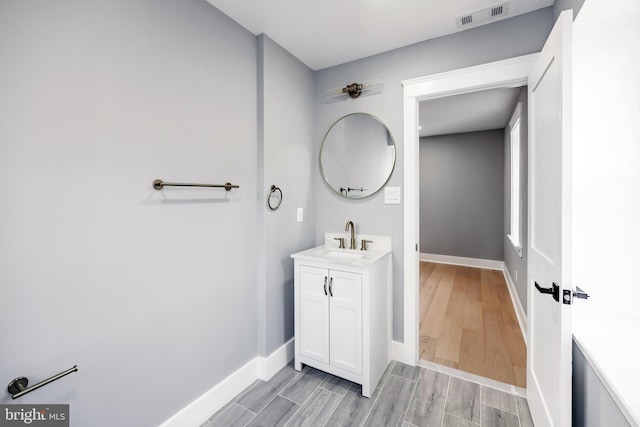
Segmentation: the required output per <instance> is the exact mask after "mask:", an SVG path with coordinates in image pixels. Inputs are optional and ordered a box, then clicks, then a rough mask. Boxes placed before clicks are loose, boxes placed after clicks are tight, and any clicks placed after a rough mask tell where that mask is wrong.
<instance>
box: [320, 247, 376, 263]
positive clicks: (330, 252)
mask: <svg viewBox="0 0 640 427" xmlns="http://www.w3.org/2000/svg"><path fill="white" fill-rule="evenodd" d="M318 256H321V257H327V258H336V259H344V258H346V259H354V260H355V259H364V256H365V254H364V253H362V252H355V251H354V250H347V249H323V250H320V251H318Z"/></svg>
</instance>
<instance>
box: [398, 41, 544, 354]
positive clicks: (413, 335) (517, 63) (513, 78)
mask: <svg viewBox="0 0 640 427" xmlns="http://www.w3.org/2000/svg"><path fill="white" fill-rule="evenodd" d="M537 58H538V53H533V54H529V55H524V56H518V57H515V58H510V59H505V60H502V61H496V62H490V63H487V64H482V65H477V66H474V67H469V68H461V69H458V70H453V71H448V72H444V73H439V74H432V75H428V76H424V77H418V78H414V79H410V80H404V81H402V86H403V105H404V128H403V130H404V244H403V249H404V266H403V268H404V305H403V307H404V342H403V343H402V344H400V343H396V342H394V346H393V347H392V358H393V359H395V360H398V361H401V362H403V363H406V364H408V365H411V366H415V365H416V363H417V362H418V358H419V343H420V341H419V332H420V331H419V325H418V320H419V319H418V315H419V301H420V298H419V290H420V284H419V273H418V271H419V255H420V252H419V247H420V246H419V242H420V221H419V206H420V194H419V190H420V185H419V173H420V168H419V143H420V137H419V135H418V123H419V122H418V117H419V110H418V109H419V103H420V102H421V101H425V100H429V99H437V98H444V97H447V96H452V95H460V94H464V93H471V92H478V91H481V90H489V89H497V88H514V87H520V86H526V85H527V81H528V79H529V74H530V72H531V69H532V68H533V65H534V64H535V61H536V59H537ZM412 254H413V255H412Z"/></svg>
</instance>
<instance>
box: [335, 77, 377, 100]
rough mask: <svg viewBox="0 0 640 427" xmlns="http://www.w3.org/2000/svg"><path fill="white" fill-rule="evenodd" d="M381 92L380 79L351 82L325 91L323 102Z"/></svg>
mask: <svg viewBox="0 0 640 427" xmlns="http://www.w3.org/2000/svg"><path fill="white" fill-rule="evenodd" d="M378 93H382V80H381V79H377V80H370V81H367V82H365V83H351V84H348V85H346V86H345V87H342V88H337V89H330V90H328V91H326V92H325V95H324V97H323V101H324V103H328V102H336V101H340V100H347V99H349V98H352V99H355V98H359V97H360V96H368V95H375V94H378Z"/></svg>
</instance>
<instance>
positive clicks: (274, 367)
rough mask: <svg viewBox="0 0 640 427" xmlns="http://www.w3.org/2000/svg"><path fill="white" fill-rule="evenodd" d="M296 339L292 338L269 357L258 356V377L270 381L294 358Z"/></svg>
mask: <svg viewBox="0 0 640 427" xmlns="http://www.w3.org/2000/svg"><path fill="white" fill-rule="evenodd" d="M294 352H295V341H294V339H293V338H291V339H290V340H289V341H287V342H286V343H284V344H283V345H282V346H281V347H280V348H278V349H277V350H276V351H274V352H273V353H271V354H270V355H269V356H268V357H256V359H258V379H261V380H262V381H269V380H270V379H271V377H273V376H274V375H275V374H276V373H278V371H279V370H280V369H282V368H284V367H285V366H286V365H287V363H289V362H290V361H291V360H293V356H294Z"/></svg>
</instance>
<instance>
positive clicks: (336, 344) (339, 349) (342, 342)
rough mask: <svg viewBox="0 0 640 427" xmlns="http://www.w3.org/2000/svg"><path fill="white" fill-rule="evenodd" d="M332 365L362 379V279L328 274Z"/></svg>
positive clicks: (350, 274) (360, 277) (342, 274)
mask: <svg viewBox="0 0 640 427" xmlns="http://www.w3.org/2000/svg"><path fill="white" fill-rule="evenodd" d="M329 299H330V301H331V303H330V310H329V311H330V317H331V321H330V324H331V345H330V347H331V351H330V353H331V365H332V366H335V367H336V368H340V369H344V370H345V371H349V372H353V373H354V374H357V375H362V275H361V274H357V273H349V272H345V271H336V270H331V277H330V278H329Z"/></svg>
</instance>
